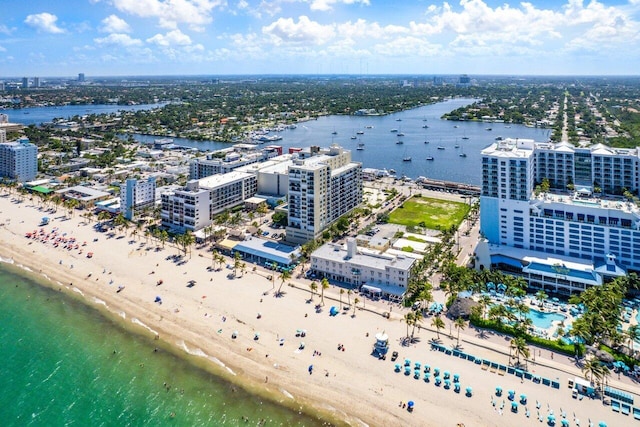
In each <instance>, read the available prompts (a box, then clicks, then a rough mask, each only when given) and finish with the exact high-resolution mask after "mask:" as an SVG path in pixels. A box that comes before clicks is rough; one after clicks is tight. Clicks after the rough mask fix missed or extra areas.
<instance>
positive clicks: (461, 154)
mask: <svg viewBox="0 0 640 427" xmlns="http://www.w3.org/2000/svg"><path fill="white" fill-rule="evenodd" d="M458 156H460V157H467V155H466V154H464V153H460V154H458Z"/></svg>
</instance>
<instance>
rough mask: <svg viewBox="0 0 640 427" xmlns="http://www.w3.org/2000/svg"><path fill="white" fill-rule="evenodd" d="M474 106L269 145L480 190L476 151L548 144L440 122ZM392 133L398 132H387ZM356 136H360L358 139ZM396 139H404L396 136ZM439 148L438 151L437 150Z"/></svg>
mask: <svg viewBox="0 0 640 427" xmlns="http://www.w3.org/2000/svg"><path fill="white" fill-rule="evenodd" d="M473 101H474V100H473V99H465V98H457V99H452V100H448V101H444V102H438V103H435V104H431V105H427V106H424V107H419V108H414V109H411V110H406V111H402V112H399V113H395V114H389V115H386V116H324V117H320V118H318V119H317V120H311V121H306V122H301V123H299V124H298V126H297V128H296V129H286V130H284V131H282V132H280V133H278V135H279V136H281V137H282V139H281V140H279V141H276V142H274V143H273V144H275V145H281V146H282V147H284V148H285V150H287V149H289V148H292V147H309V146H312V145H318V146H321V147H326V146H328V145H330V144H332V143H336V144H339V145H341V146H343V147H345V148H347V149H349V150H351V151H352V158H353V160H354V161H357V162H362V166H363V167H365V168H375V169H387V170H389V169H394V170H395V171H396V172H397V175H398V176H401V175H406V176H407V177H410V178H414V179H415V178H417V177H419V176H424V177H427V178H432V179H441V180H447V181H454V182H461V183H465V184H472V185H480V184H481V180H482V171H481V167H480V165H481V163H480V162H481V154H480V151H481V150H482V149H483V148H485V147H487V146H488V145H489V144H491V143H493V142H494V141H495V139H496V138H497V137H503V138H507V137H511V138H531V139H535V140H536V141H546V140H548V138H549V133H550V130H549V129H541V128H530V127H526V126H524V125H515V124H506V123H481V122H453V121H447V120H442V119H441V117H442V115H443V114H445V113H448V112H450V111H452V110H455V109H456V108H459V107H461V106H464V105H468V104H470V103H472V102H473ZM159 106H161V104H152V105H135V106H119V105H82V106H64V107H37V108H29V109H24V110H10V111H9V112H8V114H10V120H11V121H15V122H19V123H25V124H29V123H41V122H46V121H51V120H52V119H53V118H55V117H65V118H66V117H72V116H74V115H82V114H91V113H94V114H99V113H112V112H117V111H119V110H125V109H126V110H139V109H150V108H156V107H159ZM27 111H28V112H29V114H28V115H24V114H22V116H23V117H19V119H18V118H14V115H16V113H17V115H18V116H20V115H21V113H22V112H27ZM26 117H28V119H26ZM425 126H428V127H425ZM394 129H395V130H397V132H392V130H394ZM489 129H490V130H489ZM334 132H335V134H334ZM358 132H362V133H361V134H358ZM400 134H404V136H399V135H400ZM134 137H135V139H136V140H138V141H141V142H149V141H152V140H153V139H156V138H157V137H155V136H149V135H134ZM173 140H174V143H175V144H176V145H180V146H184V147H192V148H198V149H200V150H202V151H208V150H218V149H221V148H228V147H229V143H223V142H214V141H195V140H190V139H185V138H173ZM398 141H402V144H398V143H397V142H398ZM425 141H427V142H428V143H425ZM358 144H364V145H363V146H362V148H363V149H362V150H357V147H358ZM439 147H442V148H440V149H439ZM460 154H464V155H466V157H462V156H460ZM427 157H433V160H427ZM405 158H411V160H410V161H404V159H405Z"/></svg>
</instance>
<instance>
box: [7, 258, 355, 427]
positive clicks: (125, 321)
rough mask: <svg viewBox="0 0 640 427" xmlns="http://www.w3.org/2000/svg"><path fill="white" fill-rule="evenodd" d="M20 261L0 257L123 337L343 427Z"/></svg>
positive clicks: (191, 345)
mask: <svg viewBox="0 0 640 427" xmlns="http://www.w3.org/2000/svg"><path fill="white" fill-rule="evenodd" d="M3 255H5V254H3ZM21 257H22V254H19V253H16V252H15V251H12V252H11V257H9V258H5V257H3V256H0V263H1V264H2V266H3V268H5V269H7V270H8V271H10V272H11V273H13V274H16V275H18V276H21V277H25V278H27V279H28V280H29V281H30V282H32V283H34V284H36V285H37V286H40V287H41V288H44V289H46V290H48V291H51V292H61V293H62V294H64V295H65V297H66V298H70V299H71V300H73V302H74V303H77V304H80V305H82V306H83V308H85V309H87V310H90V311H91V312H93V313H96V314H97V315H98V316H100V317H102V318H103V319H104V320H105V321H107V322H109V323H111V325H112V326H113V327H116V328H119V329H120V330H121V331H123V332H124V333H127V334H132V335H134V336H135V337H136V338H137V339H141V340H143V341H144V342H145V344H146V345H149V346H155V347H158V348H162V350H164V351H166V352H168V353H170V354H171V355H173V356H175V357H177V358H179V359H181V360H182V361H184V362H185V363H188V364H189V365H191V366H192V367H194V368H196V369H198V370H201V371H203V372H204V373H205V374H207V375H212V376H214V377H216V378H217V379H218V380H220V381H222V382H224V383H227V384H229V385H232V386H237V387H240V388H242V389H243V390H244V391H245V392H247V393H249V394H252V395H254V396H257V397H260V398H263V399H265V400H267V401H269V402H270V403H272V404H275V405H280V406H282V407H284V408H287V409H289V410H291V411H294V412H298V413H302V414H304V415H306V416H308V417H310V418H313V419H316V420H317V421H318V422H324V423H329V425H336V426H339V425H342V423H343V421H342V420H340V419H333V417H334V416H335V414H330V413H325V411H322V410H319V409H318V408H316V407H314V406H312V405H309V404H308V403H306V402H304V401H302V398H299V399H297V400H296V398H295V397H294V396H293V395H291V393H289V392H288V391H287V390H285V389H279V390H269V389H266V388H265V387H260V384H257V383H256V382H255V381H253V379H251V378H250V377H246V376H243V375H245V370H243V369H241V368H239V367H238V368H236V369H237V371H239V372H240V373H241V374H243V375H239V374H238V372H237V371H236V370H234V368H233V367H231V366H229V365H227V364H226V363H225V362H223V361H221V360H220V359H218V358H217V357H216V356H214V355H211V354H208V353H206V352H205V351H204V350H203V349H201V348H200V347H199V346H197V345H196V344H195V343H191V342H186V341H185V340H184V339H183V338H180V337H178V336H174V335H173V334H172V333H170V332H168V331H167V330H165V329H164V328H158V329H159V330H154V329H153V328H152V327H150V326H149V325H147V324H146V323H145V322H143V321H141V320H140V319H139V318H137V317H131V316H129V315H128V313H127V312H126V311H124V310H119V309H118V308H119V307H115V306H113V305H109V304H108V303H107V302H106V301H104V300H101V299H99V298H98V297H96V296H93V295H91V294H89V295H87V294H86V293H85V292H84V291H82V290H80V289H79V288H77V287H76V286H75V285H74V286H73V287H70V286H69V285H64V284H62V283H61V282H60V281H57V280H55V279H54V278H52V277H49V276H48V275H47V274H45V273H42V272H40V273H39V272H35V271H34V270H33V268H32V267H33V266H29V265H27V264H24V263H23V262H22V261H23V260H22V259H21ZM16 258H20V261H19V262H18V261H16ZM140 317H142V316H140ZM167 338H169V339H167ZM152 343H153V344H152Z"/></svg>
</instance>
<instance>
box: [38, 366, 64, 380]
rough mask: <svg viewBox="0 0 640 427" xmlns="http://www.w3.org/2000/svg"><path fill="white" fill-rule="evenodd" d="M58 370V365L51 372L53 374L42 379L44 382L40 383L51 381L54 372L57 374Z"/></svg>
mask: <svg viewBox="0 0 640 427" xmlns="http://www.w3.org/2000/svg"><path fill="white" fill-rule="evenodd" d="M59 369H60V365H58V366H56V368H55V369H54V370H53V372H51V373H50V374H49V376H48V377H47V378H45V379H44V381H42V382H43V383H46V382H47V381H49V380H50V379H51V377H53V376H54V375H55V374H56V372H58V370H59Z"/></svg>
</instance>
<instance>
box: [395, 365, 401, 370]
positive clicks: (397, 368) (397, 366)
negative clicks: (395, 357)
mask: <svg viewBox="0 0 640 427" xmlns="http://www.w3.org/2000/svg"><path fill="white" fill-rule="evenodd" d="M395 370H396V372H400V364H399V363H396V366H395Z"/></svg>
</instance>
